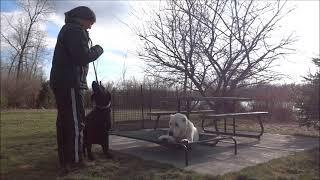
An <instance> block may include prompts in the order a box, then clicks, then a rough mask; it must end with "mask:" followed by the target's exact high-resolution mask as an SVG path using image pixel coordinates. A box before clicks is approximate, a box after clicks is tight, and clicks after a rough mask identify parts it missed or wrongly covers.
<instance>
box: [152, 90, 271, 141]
mask: <svg viewBox="0 0 320 180" xmlns="http://www.w3.org/2000/svg"><path fill="white" fill-rule="evenodd" d="M161 100H166V101H176V102H177V104H178V106H177V109H176V110H170V111H166V110H155V111H150V112H149V113H148V114H149V115H150V116H156V121H155V125H154V129H156V128H157V127H158V124H159V120H160V117H161V116H163V115H170V114H174V113H177V112H180V113H183V114H186V115H187V116H188V117H189V115H190V114H200V115H201V117H202V120H201V127H202V130H203V131H204V132H206V133H213V134H217V135H231V136H241V137H249V138H257V139H260V137H261V136H262V135H263V133H264V127H263V122H262V117H265V116H267V115H268V114H269V113H268V112H264V111H262V112H260V111H259V112H257V111H256V112H254V111H252V112H234V110H235V105H236V103H237V102H240V101H252V99H251V98H245V97H200V96H181V97H162V98H161ZM182 101H185V102H186V108H185V110H181V102H182ZM192 101H207V102H218V101H219V102H230V103H231V104H232V106H233V108H232V109H233V111H231V112H217V111H216V110H215V109H206V110H199V109H198V110H193V109H192V108H191V102H192ZM243 118H246V119H250V120H253V121H255V122H256V123H257V124H258V126H259V130H258V133H255V132H241V133H239V132H237V131H236V127H237V125H236V122H237V121H238V120H241V119H243ZM230 119H231V120H232V124H231V126H232V131H231V132H229V131H228V130H227V121H228V120H230ZM221 120H223V127H224V128H223V130H221V129H219V128H218V122H219V121H221ZM208 121H211V122H212V123H213V124H214V129H207V128H206V127H205V122H208Z"/></svg>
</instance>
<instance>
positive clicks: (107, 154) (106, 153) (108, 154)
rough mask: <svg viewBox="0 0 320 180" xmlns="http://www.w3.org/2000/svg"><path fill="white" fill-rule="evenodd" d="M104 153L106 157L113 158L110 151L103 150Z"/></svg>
mask: <svg viewBox="0 0 320 180" xmlns="http://www.w3.org/2000/svg"><path fill="white" fill-rule="evenodd" d="M104 155H105V157H106V158H107V159H113V155H112V154H111V153H110V152H105V153H104Z"/></svg>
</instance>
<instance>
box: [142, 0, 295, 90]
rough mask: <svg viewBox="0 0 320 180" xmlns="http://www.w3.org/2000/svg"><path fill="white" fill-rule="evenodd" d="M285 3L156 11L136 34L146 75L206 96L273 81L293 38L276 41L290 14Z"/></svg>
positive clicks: (197, 1)
mask: <svg viewBox="0 0 320 180" xmlns="http://www.w3.org/2000/svg"><path fill="white" fill-rule="evenodd" d="M284 6H285V2H282V1H281V2H280V1H272V2H262V1H254V0H250V1H236V0H228V1H220V0H184V1H179V0H174V1H167V6H166V7H165V8H163V9H162V10H161V11H160V12H155V17H156V18H155V19H154V20H153V21H152V22H150V23H149V24H150V26H149V27H148V28H147V29H144V30H143V31H139V32H138V35H139V37H140V39H141V40H142V41H143V42H144V46H143V49H142V50H141V51H140V52H139V56H140V57H141V58H143V59H144V60H145V61H146V63H147V66H148V67H147V68H146V72H147V73H148V74H149V75H152V76H158V77H160V78H162V79H163V80H164V81H167V82H172V83H176V84H181V85H182V86H183V89H184V91H186V90H187V89H189V90H195V91H198V92H199V93H200V94H201V95H202V96H208V95H214V96H228V95H232V94H233V92H234V90H235V89H237V88H239V87H243V86H248V85H252V84H260V83H265V82H269V81H272V80H275V79H276V78H277V77H278V76H279V75H280V74H279V73H276V72H273V71H272V67H273V66H274V65H275V62H277V60H278V59H279V58H280V57H281V56H283V55H285V54H286V53H288V52H289V51H290V50H291V49H289V47H290V45H291V44H292V43H293V42H294V39H293V37H292V36H291V35H290V36H288V37H284V38H280V40H278V41H275V39H274V38H273V39H272V35H273V33H274V32H275V31H276V29H277V25H278V23H279V21H280V20H281V19H282V18H283V16H284V15H286V14H287V13H289V12H290V11H291V10H289V11H286V12H285V9H284Z"/></svg>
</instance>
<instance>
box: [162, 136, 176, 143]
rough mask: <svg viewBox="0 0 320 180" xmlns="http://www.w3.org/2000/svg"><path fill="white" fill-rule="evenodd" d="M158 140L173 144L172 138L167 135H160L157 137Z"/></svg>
mask: <svg viewBox="0 0 320 180" xmlns="http://www.w3.org/2000/svg"><path fill="white" fill-rule="evenodd" d="M158 139H159V140H160V141H165V142H170V143H172V142H175V139H174V137H172V136H169V135H162V136H160V137H158Z"/></svg>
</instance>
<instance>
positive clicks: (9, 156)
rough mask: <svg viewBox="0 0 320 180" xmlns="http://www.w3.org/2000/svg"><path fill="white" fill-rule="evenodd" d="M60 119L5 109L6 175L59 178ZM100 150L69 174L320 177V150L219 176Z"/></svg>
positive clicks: (53, 114)
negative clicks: (92, 162) (90, 162)
mask: <svg viewBox="0 0 320 180" xmlns="http://www.w3.org/2000/svg"><path fill="white" fill-rule="evenodd" d="M55 119H56V112H55V111H42V110H40V111H37V110H29V111H19V110H17V111H4V112H1V154H0V161H1V168H0V169H1V179H10V180H11V179H56V178H57V172H58V160H57V159H58V158H57V147H56V135H55V134H56V132H55ZM266 127H267V126H266ZM266 130H267V129H266ZM274 131H275V130H274ZM277 132H278V131H277ZM95 150H96V148H94V151H95ZM95 154H96V156H98V157H97V159H98V160H97V161H96V162H95V165H93V166H91V167H87V168H84V169H81V170H78V171H74V172H72V173H70V174H69V175H68V176H66V177H64V178H65V179H101V178H103V179H319V173H318V170H319V149H314V150H311V151H306V152H301V153H295V154H293V155H291V156H288V157H284V158H280V159H275V160H272V161H270V162H268V163H263V164H259V165H257V166H255V167H250V168H245V169H243V170H241V171H240V172H236V173H229V174H226V175H224V176H217V177H213V176H209V175H202V174H197V173H195V172H192V171H185V170H182V169H178V168H174V167H172V166H170V165H167V164H161V163H158V162H154V161H145V160H142V159H140V158H137V157H133V156H130V155H126V154H121V153H119V152H113V154H115V158H114V159H112V160H109V159H104V158H103V157H102V156H103V155H102V154H101V152H100V149H98V150H97V151H96V152H95ZM99 156H101V158H99Z"/></svg>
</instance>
